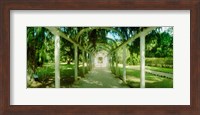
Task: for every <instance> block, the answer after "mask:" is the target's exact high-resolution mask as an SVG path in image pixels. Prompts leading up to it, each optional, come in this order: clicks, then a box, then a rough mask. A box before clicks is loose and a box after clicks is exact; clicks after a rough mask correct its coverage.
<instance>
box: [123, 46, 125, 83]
mask: <svg viewBox="0 0 200 115" xmlns="http://www.w3.org/2000/svg"><path fill="white" fill-rule="evenodd" d="M123 80H124V83H126V46H124V47H123Z"/></svg>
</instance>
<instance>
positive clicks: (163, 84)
mask: <svg viewBox="0 0 200 115" xmlns="http://www.w3.org/2000/svg"><path fill="white" fill-rule="evenodd" d="M119 69H120V74H121V76H122V71H123V69H122V68H119ZM126 75H127V83H128V84H129V86H131V87H134V88H139V87H140V71H139V70H133V69H129V68H127V69H126ZM145 83H146V88H173V80H172V79H168V78H163V77H158V76H155V75H153V74H149V73H146V81H145Z"/></svg>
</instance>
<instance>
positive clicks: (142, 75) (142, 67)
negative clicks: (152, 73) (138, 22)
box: [140, 33, 145, 88]
mask: <svg viewBox="0 0 200 115" xmlns="http://www.w3.org/2000/svg"><path fill="white" fill-rule="evenodd" d="M140 88H145V34H144V33H142V35H141V36H140Z"/></svg>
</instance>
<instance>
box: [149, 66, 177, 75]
mask: <svg viewBox="0 0 200 115" xmlns="http://www.w3.org/2000/svg"><path fill="white" fill-rule="evenodd" d="M145 68H146V69H149V70H152V71H159V72H164V73H173V68H164V67H152V66H145Z"/></svg>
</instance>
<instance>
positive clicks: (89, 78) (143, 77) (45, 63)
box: [26, 26, 174, 88]
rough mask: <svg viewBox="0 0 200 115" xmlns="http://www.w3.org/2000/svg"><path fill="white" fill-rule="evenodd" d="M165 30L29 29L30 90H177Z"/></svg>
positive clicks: (170, 35)
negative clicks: (174, 86) (174, 85)
mask: <svg viewBox="0 0 200 115" xmlns="http://www.w3.org/2000/svg"><path fill="white" fill-rule="evenodd" d="M173 33H174V29H173V27H171V26H169V27H168V26H166V27H104V26H102V27H101V26H99V27H93V26H92V27H90V26H88V27H65V26H63V27H60V26H58V27H56V26H55V27H54V26H44V27H39V26H33V27H27V28H26V34H27V35H26V37H27V60H26V61H27V66H26V68H27V74H26V77H27V78H26V80H27V82H26V83H27V84H26V86H27V88H173Z"/></svg>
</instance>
